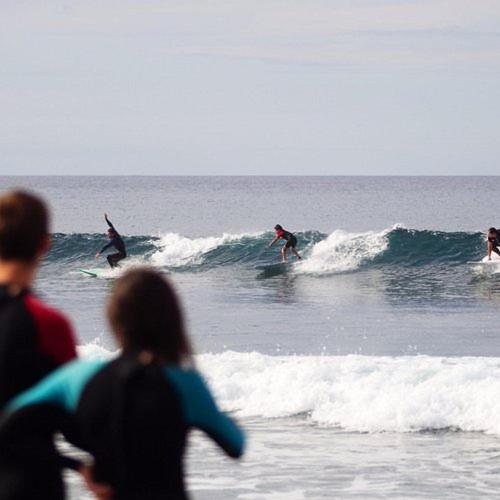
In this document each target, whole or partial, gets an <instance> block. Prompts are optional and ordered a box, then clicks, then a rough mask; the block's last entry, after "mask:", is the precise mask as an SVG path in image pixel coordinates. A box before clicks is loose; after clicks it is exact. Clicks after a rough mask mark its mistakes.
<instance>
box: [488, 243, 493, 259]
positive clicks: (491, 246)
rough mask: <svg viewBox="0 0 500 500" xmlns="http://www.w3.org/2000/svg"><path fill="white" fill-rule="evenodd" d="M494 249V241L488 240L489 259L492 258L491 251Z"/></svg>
mask: <svg viewBox="0 0 500 500" xmlns="http://www.w3.org/2000/svg"><path fill="white" fill-rule="evenodd" d="M492 251H493V242H492V241H491V240H488V260H491V252H492Z"/></svg>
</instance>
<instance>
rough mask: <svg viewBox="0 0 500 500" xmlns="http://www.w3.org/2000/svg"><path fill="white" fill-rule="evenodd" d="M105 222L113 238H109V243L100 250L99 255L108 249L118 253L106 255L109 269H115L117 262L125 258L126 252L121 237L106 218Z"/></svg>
mask: <svg viewBox="0 0 500 500" xmlns="http://www.w3.org/2000/svg"><path fill="white" fill-rule="evenodd" d="M106 222H107V223H108V226H109V227H110V229H111V230H112V231H113V232H114V234H115V235H114V236H113V238H111V240H110V242H109V243H106V245H104V246H103V247H102V248H101V251H100V252H99V253H102V252H104V251H105V250H107V249H108V248H111V247H115V248H116V249H117V250H118V251H117V252H116V253H112V254H111V255H108V256H107V257H106V258H107V260H108V263H109V265H110V266H111V267H116V266H117V265H118V262H120V260H122V259H124V258H125V257H126V256H127V250H126V249H125V243H124V242H123V239H122V237H121V236H120V234H119V233H118V231H117V230H116V229H115V227H114V226H113V224H112V223H111V221H110V220H109V219H108V218H107V217H106Z"/></svg>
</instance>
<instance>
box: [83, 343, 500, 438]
mask: <svg viewBox="0 0 500 500" xmlns="http://www.w3.org/2000/svg"><path fill="white" fill-rule="evenodd" d="M79 351H80V355H82V356H88V357H94V358H95V357H100V358H102V357H110V356H112V355H114V354H115V353H112V352H110V351H107V350H106V349H104V348H103V347H100V346H99V345H96V344H88V345H86V346H81V347H80V349H79ZM196 362H197V365H198V366H199V368H200V369H201V371H202V372H203V374H204V376H205V377H206V379H207V381H208V383H209V385H210V386H211V387H212V389H213V390H214V392H215V394H216V396H217V400H218V402H219V404H220V405H221V406H222V408H223V409H224V410H226V411H232V412H235V413H236V415H237V416H239V417H241V418H245V417H257V418H263V419H268V418H291V417H294V418H296V417H299V418H303V419H305V420H306V421H309V422H311V423H315V424H317V425H322V426H325V427H332V428H338V429H342V430H345V431H350V432H416V431H430V430H442V429H446V430H455V431H456V430H461V431H474V432H486V433H492V434H500V421H499V419H498V414H499V412H500V398H499V397H498V394H500V359H499V358H484V357H456V358H448V357H432V356H398V357H389V356H359V355H348V356H269V355H265V354H260V353H257V352H250V353H240V352H233V351H226V352H223V353H220V354H201V355H198V356H196Z"/></svg>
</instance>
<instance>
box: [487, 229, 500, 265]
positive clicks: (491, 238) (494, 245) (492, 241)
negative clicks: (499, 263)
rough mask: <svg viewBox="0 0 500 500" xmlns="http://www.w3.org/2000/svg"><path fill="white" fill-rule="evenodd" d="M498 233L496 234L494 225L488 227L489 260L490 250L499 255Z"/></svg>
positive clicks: (499, 236) (499, 242)
mask: <svg viewBox="0 0 500 500" xmlns="http://www.w3.org/2000/svg"><path fill="white" fill-rule="evenodd" d="M499 239H500V235H499V234H498V231H497V229H495V228H494V227H490V228H489V229H488V260H491V252H495V253H496V254H497V255H498V256H500V250H499V249H498V247H499V246H500V241H499Z"/></svg>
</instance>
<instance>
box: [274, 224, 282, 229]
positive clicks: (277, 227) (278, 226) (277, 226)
mask: <svg viewBox="0 0 500 500" xmlns="http://www.w3.org/2000/svg"><path fill="white" fill-rule="evenodd" d="M274 229H276V231H283V227H282V226H281V225H280V224H276V225H275V226H274Z"/></svg>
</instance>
